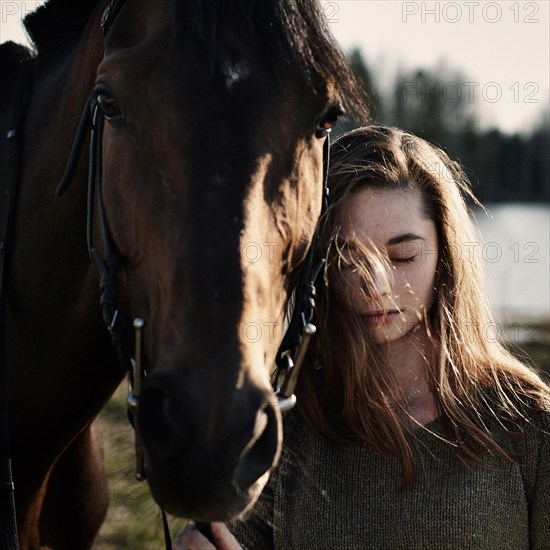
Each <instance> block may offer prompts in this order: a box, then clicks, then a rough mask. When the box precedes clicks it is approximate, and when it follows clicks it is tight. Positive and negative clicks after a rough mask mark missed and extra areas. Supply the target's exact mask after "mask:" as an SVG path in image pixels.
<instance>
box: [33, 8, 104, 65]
mask: <svg viewBox="0 0 550 550" xmlns="http://www.w3.org/2000/svg"><path fill="white" fill-rule="evenodd" d="M99 4H105V0H78V1H77V2H75V1H74V0H48V2H46V3H45V4H44V5H43V6H40V7H39V8H37V9H36V11H34V12H32V13H30V14H29V15H27V16H26V17H25V19H24V21H23V22H24V25H25V29H26V31H27V34H28V35H29V38H30V39H31V41H32V43H33V45H34V48H35V49H36V50H37V52H38V54H39V55H40V54H48V53H58V52H59V51H60V50H64V49H66V48H67V47H70V46H71V45H72V44H73V43H74V41H76V40H78V39H79V38H80V36H81V34H82V31H83V29H84V27H85V25H86V23H87V22H88V20H89V18H90V15H91V14H92V12H93V11H94V9H95V8H96V7H97V6H98V5H99Z"/></svg>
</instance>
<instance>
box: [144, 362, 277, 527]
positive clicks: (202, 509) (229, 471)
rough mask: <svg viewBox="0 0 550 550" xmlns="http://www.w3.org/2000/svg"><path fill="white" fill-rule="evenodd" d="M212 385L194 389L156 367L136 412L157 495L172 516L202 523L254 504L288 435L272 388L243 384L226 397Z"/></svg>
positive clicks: (153, 489) (147, 472)
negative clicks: (284, 433)
mask: <svg viewBox="0 0 550 550" xmlns="http://www.w3.org/2000/svg"><path fill="white" fill-rule="evenodd" d="M213 386H215V384H212V383H211V386H210V388H202V389H201V390H198V389H196V388H195V389H192V388H191V385H190V384H188V385H187V386H185V385H184V384H183V383H182V379H181V377H179V376H178V377H176V374H174V373H172V372H153V373H152V374H151V375H150V376H148V378H147V379H146V381H145V382H144V384H143V390H142V394H141V397H140V404H139V414H138V429H139V431H140V434H141V437H142V440H143V445H144V454H145V472H146V476H147V479H148V481H149V485H150V487H151V491H152V493H153V496H154V497H155V500H156V501H157V502H158V503H159V504H160V505H161V506H162V507H163V508H164V509H165V510H166V511H168V512H170V513H171V514H174V515H176V516H180V517H193V518H194V519H197V520H200V521H214V520H217V521H223V520H227V519H229V518H231V517H234V516H235V515H238V514H239V513H241V512H243V511H244V510H245V509H246V508H248V507H249V506H250V505H251V504H252V503H253V502H254V501H255V500H256V499H257V497H258V496H259V494H260V492H261V488H262V487H263V485H264V484H265V482H266V481H267V479H268V475H269V472H270V470H271V468H272V467H273V465H274V464H275V463H276V461H277V459H278V457H279V453H280V447H281V441H282V427H281V424H282V423H281V413H280V411H279V408H278V406H277V404H276V399H275V398H274V397H273V394H272V393H271V392H270V390H268V389H262V388H258V387H255V386H254V385H252V384H244V385H243V386H242V387H241V388H240V389H238V390H236V391H233V392H230V393H228V394H227V396H230V398H227V396H225V397H226V398H225V399H224V395H220V394H218V395H216V393H215V392H214V389H215V388H213ZM182 388H184V389H183V390H182Z"/></svg>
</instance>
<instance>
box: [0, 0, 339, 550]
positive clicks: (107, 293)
mask: <svg viewBox="0 0 550 550" xmlns="http://www.w3.org/2000/svg"><path fill="white" fill-rule="evenodd" d="M123 4H124V0H111V1H110V2H109V4H108V5H107V7H106V9H105V11H104V13H103V16H102V19H101V27H102V29H103V33H104V34H107V33H108V31H109V29H110V27H111V25H112V23H113V21H114V19H115V18H116V16H117V14H118V12H119V11H120V9H121V7H122V5H123ZM30 74H31V67H30V64H27V65H26V66H25V67H24V68H23V69H22V73H21V75H20V78H18V82H17V84H16V88H15V94H14V98H15V100H14V105H13V107H12V125H11V126H10V128H12V129H11V130H10V132H8V135H7V138H8V141H9V142H10V147H11V149H10V153H9V159H8V160H9V163H10V168H11V170H12V172H11V177H10V179H9V181H8V185H9V188H8V192H7V198H8V200H7V201H6V203H7V210H8V212H7V217H6V223H5V227H4V233H3V240H2V241H0V338H2V340H1V341H0V344H2V345H1V346H0V347H1V350H0V385H1V386H2V388H0V392H1V393H0V445H2V456H0V459H1V460H2V464H1V465H0V466H1V469H0V475H1V478H0V483H1V484H2V485H1V491H2V494H1V497H0V508H1V509H2V515H1V516H0V520H1V521H0V534H2V536H3V538H2V539H0V540H1V541H2V543H3V546H2V548H6V549H8V550H17V548H18V542H17V524H16V520H15V505H14V487H13V480H12V477H11V462H10V453H9V434H8V421H7V390H6V388H5V386H6V384H5V381H4V379H5V374H6V365H5V357H4V354H5V314H6V312H5V273H6V267H7V266H6V264H7V261H6V259H7V254H6V249H7V247H8V246H7V245H8V244H9V243H10V239H9V234H10V229H11V225H12V224H13V212H14V210H15V200H14V198H15V194H16V191H17V186H18V180H19V147H20V141H16V137H19V136H18V131H19V129H20V128H22V123H23V119H24V114H25V111H26V106H27V103H28V101H29V99H30V95H31V89H32V85H31V84H30ZM22 90H23V92H24V93H21V91H22ZM101 98H102V91H101V90H100V89H94V91H93V92H92V93H91V95H90V96H89V98H88V100H87V102H86V106H85V108H84V111H83V113H82V116H81V119H80V122H79V125H78V128H77V132H76V136H75V139H74V142H73V146H72V149H71V153H70V155H69V159H68V162H67V166H66V169H65V172H64V174H63V177H62V178H61V180H60V182H59V184H58V186H57V188H56V191H55V192H56V195H57V196H61V195H62V194H63V193H64V192H65V191H66V190H67V188H68V187H69V185H70V184H71V182H72V180H73V179H74V175H75V172H76V169H77V166H78V163H79V159H80V156H81V153H82V151H83V149H84V145H85V143H86V138H87V136H88V133H89V136H90V141H89V143H90V148H89V157H88V184H87V212H86V219H87V223H86V241H87V247H88V253H89V256H90V260H91V262H92V264H93V266H94V267H95V269H96V270H97V272H98V274H99V287H100V308H101V312H102V316H103V321H104V322H105V324H106V326H107V329H108V331H109V333H110V335H111V340H112V342H113V346H114V348H115V350H116V354H117V356H118V360H119V362H120V364H121V365H122V366H123V368H124V369H125V371H126V372H127V373H128V384H129V395H128V401H127V406H128V418H129V420H130V423H131V424H132V426H133V427H134V431H135V438H136V440H135V451H136V479H138V480H143V479H145V477H146V476H145V469H144V460H143V450H142V445H141V439H140V434H139V429H138V426H137V424H138V410H139V396H140V391H141V383H142V381H143V380H144V379H145V377H146V376H147V371H146V369H145V367H144V364H143V360H142V342H143V328H144V324H145V322H144V320H143V319H140V318H136V319H133V320H132V321H130V319H129V318H128V317H127V316H126V315H124V314H123V312H122V309H121V302H120V294H119V278H118V274H119V272H120V269H121V267H122V264H121V262H120V260H119V258H118V256H117V254H116V250H115V246H114V244H113V239H112V236H111V233H110V231H109V227H108V223H107V217H106V213H105V206H104V202H103V192H102V185H103V178H102V165H103V158H102V143H103V128H104V124H105V116H104V114H103V111H102V109H101V106H100V102H101ZM329 134H330V129H328V128H324V127H322V126H319V127H318V128H317V130H316V132H315V135H316V137H317V138H322V137H326V139H325V142H324V144H323V174H322V178H323V198H322V210H321V216H322V215H323V214H324V213H325V212H326V210H327V208H328V185H327V181H328V165H329V147H330V143H329V141H330V140H329ZM96 212H97V219H98V221H99V233H100V235H101V241H102V243H101V244H102V245H101V247H100V248H101V250H103V254H102V253H101V252H100V248H98V247H97V246H96V243H95V240H94V236H95V233H96V231H95V221H96ZM317 240H318V230H316V231H315V234H314V237H313V240H312V243H311V244H310V247H309V250H308V252H307V255H306V257H305V260H304V262H303V266H302V268H301V272H300V276H299V281H298V285H297V287H296V290H295V295H294V308H293V313H292V316H291V320H290V323H289V325H288V328H287V331H286V333H285V335H284V337H283V341H282V343H281V345H280V347H279V350H278V352H277V355H276V361H275V371H274V375H273V380H274V382H273V385H274V388H273V389H274V392H275V395H276V396H277V400H278V404H279V406H280V408H281V410H282V411H283V412H285V411H288V410H289V409H291V408H292V407H293V406H294V405H295V403H296V397H295V395H294V390H295V387H296V383H297V380H298V375H299V372H300V369H301V367H302V365H303V361H304V358H305V355H306V351H307V348H308V345H309V343H310V341H311V338H312V336H313V335H314V334H315V332H316V327H315V325H313V324H312V320H313V314H314V309H315V301H314V297H315V281H316V279H317V277H318V274H319V272H320V271H321V269H322V267H323V265H324V259H322V258H318V257H317V254H316V245H317ZM4 394H5V395H4ZM4 409H5V411H4ZM161 512H162V518H163V524H164V533H165V540H166V548H167V549H169V548H171V542H170V532H169V529H168V522H167V518H166V514H165V512H164V510H162V509H161Z"/></svg>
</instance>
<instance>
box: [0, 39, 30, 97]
mask: <svg viewBox="0 0 550 550" xmlns="http://www.w3.org/2000/svg"><path fill="white" fill-rule="evenodd" d="M31 57H32V52H31V51H30V50H29V49H28V48H25V46H22V45H21V44H16V43H15V42H5V43H4V44H1V45H0V67H2V84H1V85H0V95H2V96H3V95H4V93H6V92H7V91H8V90H11V89H12V86H13V83H14V81H15V79H16V78H17V75H18V74H19V71H20V70H21V67H22V66H23V64H24V63H25V62H26V61H28V60H29V59H31Z"/></svg>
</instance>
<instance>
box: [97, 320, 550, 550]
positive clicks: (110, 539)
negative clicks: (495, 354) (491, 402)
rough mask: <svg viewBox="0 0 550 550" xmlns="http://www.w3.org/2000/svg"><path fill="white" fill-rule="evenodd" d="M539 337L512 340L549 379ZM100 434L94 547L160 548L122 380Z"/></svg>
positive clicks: (548, 352) (544, 337) (549, 353)
mask: <svg viewBox="0 0 550 550" xmlns="http://www.w3.org/2000/svg"><path fill="white" fill-rule="evenodd" d="M537 335H538V338H537V340H529V341H526V342H523V343H522V345H521V348H520V347H518V346H517V345H512V344H511V345H510V348H511V349H512V351H513V352H514V353H516V354H517V355H518V356H520V357H521V359H522V360H523V361H527V362H530V361H532V363H534V364H535V365H536V366H537V367H538V368H539V369H540V370H541V371H542V372H543V373H544V375H545V376H546V377H547V380H550V327H548V326H542V327H538V328H537ZM97 423H98V427H99V428H100V433H101V434H102V441H103V446H104V449H105V456H106V465H107V471H108V479H109V487H110V492H111V506H110V509H109V513H108V516H107V520H106V522H105V524H104V525H103V527H102V529H101V532H100V536H99V538H98V540H97V541H96V544H95V546H94V549H95V550H125V549H133V550H135V549H139V550H157V549H158V550H162V549H164V537H163V531H162V520H161V517H160V512H159V509H158V507H157V506H156V505H155V503H154V501H153V499H152V498H151V496H150V493H149V489H148V486H147V483H145V482H138V481H136V480H135V478H134V447H133V445H134V438H133V432H132V428H131V427H130V425H129V424H128V421H127V417H126V384H122V385H121V386H120V388H119V389H118V390H117V392H116V393H115V395H114V396H113V398H112V399H111V400H110V401H109V403H108V404H107V406H106V407H105V408H104V409H103V411H102V413H101V415H100V416H99V418H98V420H97ZM186 523H187V521H186V520H181V519H176V518H170V526H171V532H172V536H173V537H176V536H179V535H180V534H181V532H182V531H183V529H184V528H185V525H186Z"/></svg>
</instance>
